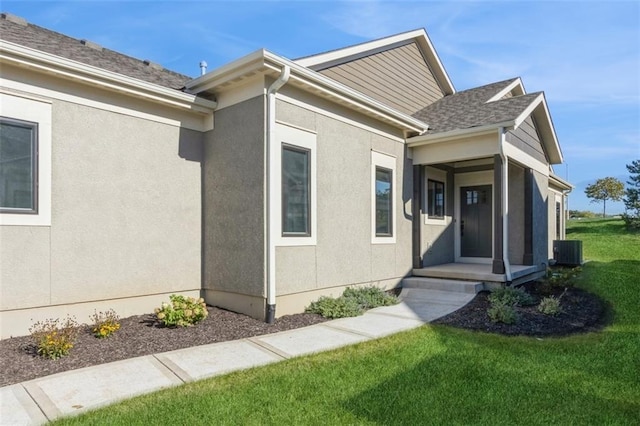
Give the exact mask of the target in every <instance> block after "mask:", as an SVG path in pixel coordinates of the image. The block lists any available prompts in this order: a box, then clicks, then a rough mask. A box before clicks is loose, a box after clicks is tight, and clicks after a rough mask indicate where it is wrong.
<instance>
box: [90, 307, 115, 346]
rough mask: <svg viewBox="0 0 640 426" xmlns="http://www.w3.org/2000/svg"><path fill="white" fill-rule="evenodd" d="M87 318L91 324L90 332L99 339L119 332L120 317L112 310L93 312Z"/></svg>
mask: <svg viewBox="0 0 640 426" xmlns="http://www.w3.org/2000/svg"><path fill="white" fill-rule="evenodd" d="M89 318H90V319H91V321H92V323H93V326H92V327H91V331H93V335H94V336H96V337H97V338H99V339H103V338H105V337H109V336H111V335H112V334H113V333H115V332H116V331H118V330H120V322H119V321H120V317H119V316H118V314H116V311H114V310H113V309H109V310H108V311H106V312H95V313H94V314H93V315H91V316H90V317H89Z"/></svg>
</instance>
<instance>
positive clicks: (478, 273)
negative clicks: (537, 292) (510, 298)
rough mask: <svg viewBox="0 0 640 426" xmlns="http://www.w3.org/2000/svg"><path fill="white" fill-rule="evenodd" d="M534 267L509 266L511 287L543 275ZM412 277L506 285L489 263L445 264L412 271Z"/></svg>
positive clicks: (540, 270)
mask: <svg viewBox="0 0 640 426" xmlns="http://www.w3.org/2000/svg"><path fill="white" fill-rule="evenodd" d="M545 272H546V271H545V270H544V269H541V267H540V266H536V265H511V285H519V284H523V283H526V282H528V281H532V280H535V279H537V278H540V277H542V276H543V275H544V274H545ZM413 276H414V277H423V278H437V279H448V280H461V281H479V282H482V283H483V284H484V287H485V288H487V287H495V286H497V285H503V284H506V283H507V276H506V274H495V273H493V271H492V265H491V264H489V263H445V264H442V265H435V266H426V267H423V268H418V269H413Z"/></svg>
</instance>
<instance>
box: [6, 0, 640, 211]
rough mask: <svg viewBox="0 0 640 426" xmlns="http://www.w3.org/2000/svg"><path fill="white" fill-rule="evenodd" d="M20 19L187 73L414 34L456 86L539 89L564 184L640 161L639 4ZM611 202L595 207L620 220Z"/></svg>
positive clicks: (33, 11)
mask: <svg viewBox="0 0 640 426" xmlns="http://www.w3.org/2000/svg"><path fill="white" fill-rule="evenodd" d="M1 7H2V10H3V11H4V12H10V13H13V14H15V15H18V16H22V17H23V18H25V19H27V21H29V22H30V23H33V24H36V25H40V26H43V27H46V28H49V29H52V30H54V31H58V32H61V33H64V34H67V35H70V36H72V37H76V38H83V39H88V40H91V41H94V42H96V43H99V44H101V45H103V46H104V47H108V48H110V49H113V50H117V51H120V52H123V53H126V54H128V55H131V56H134V57H137V58H140V59H149V60H152V61H154V62H157V63H160V64H162V65H163V66H165V67H166V68H169V69H173V70H175V71H178V72H182V73H184V74H187V75H192V76H197V75H198V73H199V68H198V63H199V62H200V61H201V60H206V61H207V63H208V64H209V70H211V69H213V68H215V67H217V66H220V65H223V64H225V63H227V62H229V61H232V60H234V59H237V58H239V57H241V56H243V55H245V54H248V53H250V52H253V51H255V50H257V49H260V48H266V49H267V50H270V51H272V52H274V53H277V54H280V55H282V56H285V57H288V58H291V59H295V58H297V57H300V56H306V55H309V54H314V53H318V52H322V51H326V50H331V49H336V48H340V47H344V46H347V45H350V44H356V43H361V42H363V41H368V40H371V39H375V38H380V37H385V36H388V35H392V34H396V33H400V32H404V31H408V30H412V29H416V28H425V29H426V30H427V33H428V34H429V36H430V38H431V40H432V42H433V44H434V46H435V48H436V50H437V51H438V54H439V55H440V59H441V60H442V63H443V64H444V66H445V68H446V69H447V71H448V73H449V76H450V77H451V80H452V81H453V83H454V85H455V87H456V89H457V90H464V89H468V88H471V87H476V86H480V85H483V84H487V83H491V82H495V81H500V80H504V79H507V78H511V77H516V76H520V77H522V79H523V82H524V85H525V88H526V90H527V91H528V92H534V91H539V90H544V91H545V93H546V97H547V101H548V103H549V109H550V111H551V115H552V117H553V120H554V124H555V127H556V132H557V134H558V139H559V141H560V144H561V147H562V150H563V154H564V156H565V162H566V165H561V166H557V167H556V173H557V174H558V175H559V176H560V177H562V178H567V177H568V179H569V180H570V181H571V182H572V183H573V184H574V185H575V186H576V189H575V190H574V192H573V193H572V195H571V198H570V208H571V209H577V210H592V211H601V209H602V205H601V204H591V203H589V200H588V199H587V198H586V197H585V196H584V188H585V187H586V185H588V184H589V183H592V182H593V181H595V180H596V179H598V178H602V177H606V176H613V177H616V178H618V179H620V180H622V181H626V179H627V171H626V168H625V164H628V163H630V162H631V161H632V160H633V159H640V2H637V1H631V2H622V1H607V2H594V1H581V2H574V1H556V2H544V1H536V2H522V1H509V2H483V1H470V2H457V1H450V2H435V1H433V2H432V1H421V2H412V1H350V2H337V1H172V2H162V1H135V2H130V1H83V2H80V1H75V2H57V1H40V2H36V1H24V0H23V1H19V2H16V1H7V0H3V1H2V6H1ZM623 209H624V206H623V204H622V203H607V212H611V213H620V212H622V211H623Z"/></svg>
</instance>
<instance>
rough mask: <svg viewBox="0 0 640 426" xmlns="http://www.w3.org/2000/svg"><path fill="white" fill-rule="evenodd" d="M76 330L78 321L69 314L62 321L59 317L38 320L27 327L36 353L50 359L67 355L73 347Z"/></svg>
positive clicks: (77, 330)
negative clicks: (36, 349)
mask: <svg viewBox="0 0 640 426" xmlns="http://www.w3.org/2000/svg"><path fill="white" fill-rule="evenodd" d="M78 332H79V328H78V323H77V322H76V320H75V319H74V318H71V317H70V316H67V318H66V319H65V320H64V321H62V320H60V319H59V318H55V319H46V320H44V321H38V322H36V323H34V324H33V325H32V326H31V327H30V328H29V333H31V337H33V338H34V340H35V343H36V347H37V348H38V354H40V355H42V356H44V357H47V358H51V359H58V358H61V357H63V356H65V355H67V354H68V353H69V351H70V350H71V348H73V345H74V343H75V341H76V337H77V336H78Z"/></svg>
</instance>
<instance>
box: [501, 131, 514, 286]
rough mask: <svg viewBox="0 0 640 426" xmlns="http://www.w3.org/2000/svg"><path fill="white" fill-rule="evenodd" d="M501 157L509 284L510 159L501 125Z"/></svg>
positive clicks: (503, 234) (504, 251)
mask: <svg viewBox="0 0 640 426" xmlns="http://www.w3.org/2000/svg"><path fill="white" fill-rule="evenodd" d="M499 133H500V142H499V148H500V158H502V173H501V174H502V179H501V182H500V183H501V188H502V190H501V191H500V192H501V195H502V261H503V262H504V273H505V275H506V278H507V285H509V284H511V281H512V276H511V263H510V262H509V163H508V161H509V159H508V158H507V156H506V155H505V153H504V144H505V143H506V142H507V138H506V134H507V132H506V130H505V128H504V127H500V129H499Z"/></svg>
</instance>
